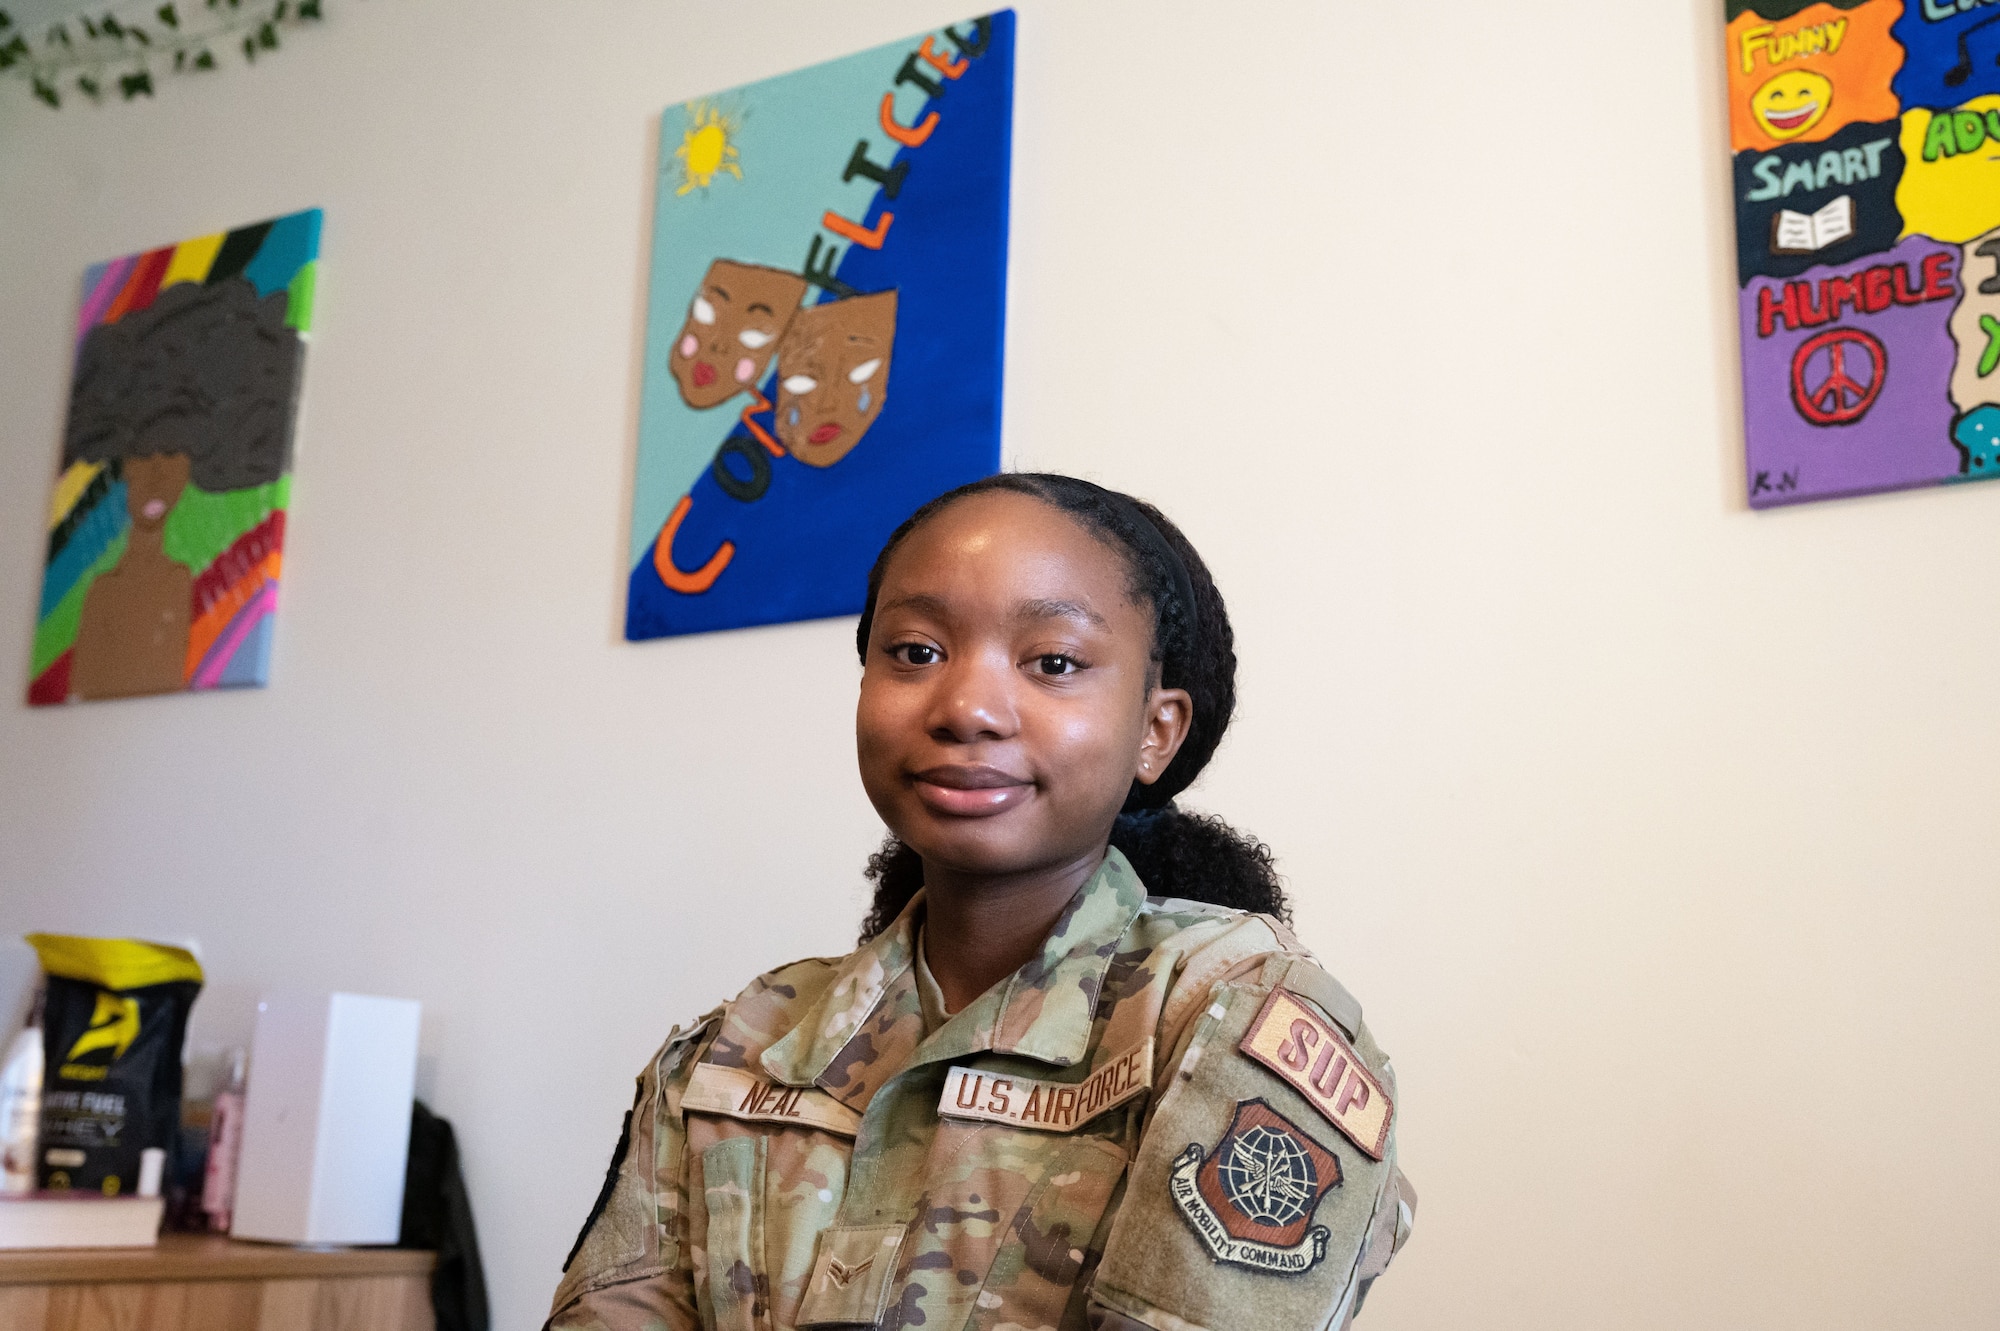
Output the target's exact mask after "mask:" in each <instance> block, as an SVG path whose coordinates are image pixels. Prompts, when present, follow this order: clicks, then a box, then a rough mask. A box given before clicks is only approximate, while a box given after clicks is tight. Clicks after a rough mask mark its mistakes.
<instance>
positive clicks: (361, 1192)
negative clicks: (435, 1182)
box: [229, 994, 423, 1243]
mask: <svg viewBox="0 0 2000 1331" xmlns="http://www.w3.org/2000/svg"><path fill="white" fill-rule="evenodd" d="M422 1014H423V1007H422V1005H421V1004H419V1003H416V1002H413V1001H411V1000H409V999H405V998H371V997H369V996H368V995H366V994H276V995H269V996H267V997H265V999H264V1000H263V1001H262V1002H260V1003H258V1004H257V1033H256V1035H255V1036H254V1037H252V1040H251V1044H250V1076H249V1082H248V1085H247V1086H246V1087H245V1089H244V1097H243V1148H242V1150H243V1154H242V1159H241V1163H240V1164H239V1165H238V1166H237V1171H236V1210H235V1217H234V1220H233V1221H232V1223H231V1225H230V1229H229V1232H230V1234H231V1236H232V1237H235V1238H239V1239H263V1240H268V1241H273V1242H278V1243H394V1242H395V1241H396V1238H397V1233H398V1231H399V1230H400V1229H401V1228H402V1219H403V1171H404V1168H405V1165H406V1163H407V1161H408V1157H409V1151H410V1104H411V1100H412V1099H413V1097H414V1096H415V1093H416V1080H417V1031H418V1027H419V1025H420V1024H421V1018H422Z"/></svg>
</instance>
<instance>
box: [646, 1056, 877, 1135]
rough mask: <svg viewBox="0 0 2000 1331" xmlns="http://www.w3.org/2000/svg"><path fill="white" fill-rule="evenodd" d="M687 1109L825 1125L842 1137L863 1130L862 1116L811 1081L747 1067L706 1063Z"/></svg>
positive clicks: (691, 1087) (691, 1083)
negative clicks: (780, 1078) (790, 1080)
mask: <svg viewBox="0 0 2000 1331" xmlns="http://www.w3.org/2000/svg"><path fill="white" fill-rule="evenodd" d="M681 1108H682V1109H683V1110H688V1109H693V1110H698V1111H700V1112H701V1113H704V1114H722V1115H725V1116H727V1117H729V1118H743V1119H749V1120H751V1121H752V1122H755V1123H794V1124H797V1125H799V1126H801V1127H808V1128H820V1129H823V1130H824V1131H827V1132H832V1133H836V1134H838V1135H840V1136H842V1137H852V1136H854V1135H855V1134H856V1133H858V1132H860V1131H861V1115H859V1114H857V1113H855V1112H854V1111H853V1110H852V1109H849V1108H848V1107H847V1106H846V1105H844V1104H842V1103H840V1101H838V1100H836V1099H834V1098H833V1097H832V1096H830V1095H828V1094H827V1093H826V1092H825V1091H820V1090H814V1089H813V1088H812V1087H810V1086H781V1085H779V1084H778V1083H777V1082H774V1081H769V1080H767V1079H765V1078H763V1077H759V1076H758V1075H756V1074H755V1073H753V1072H746V1071H744V1070H743V1069H742V1068H723V1067H717V1066H716V1065H715V1064H713V1063H703V1064H701V1065H700V1066H698V1067H697V1068H695V1070H694V1074H693V1075H692V1076H691V1077H689V1078H688V1085H687V1091H686V1093H684V1094H683V1095H682V1096H681Z"/></svg>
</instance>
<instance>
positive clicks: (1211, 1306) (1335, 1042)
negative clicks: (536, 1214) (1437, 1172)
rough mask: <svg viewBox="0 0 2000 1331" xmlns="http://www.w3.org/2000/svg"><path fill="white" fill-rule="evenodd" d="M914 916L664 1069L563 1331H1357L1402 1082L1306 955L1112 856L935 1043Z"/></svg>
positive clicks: (607, 1201) (1380, 1231)
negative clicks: (1045, 934) (1174, 893)
mask: <svg viewBox="0 0 2000 1331" xmlns="http://www.w3.org/2000/svg"><path fill="white" fill-rule="evenodd" d="M921 914H922V898H921V896H920V897H919V898H918V900H917V901H916V902H913V903H912V905H911V907H910V909H909V910H906V911H905V912H904V913H903V915H902V916H901V917H900V918H899V919H898V920H897V922H896V923H895V924H894V925H893V926H892V927H891V928H889V929H888V930H887V931H886V932H884V933H883V934H882V935H881V936H880V937H878V938H876V939H874V940H873V941H871V942H869V943H867V944H865V945H864V946H862V947H861V948H859V949H858V950H856V951H855V952H853V953H851V954H850V955H848V956H846V957H842V958H838V959H835V960H813V961H802V962H797V963H795V964H793V965H790V966H785V967H781V968H779V969H778V970H775V971H773V972H771V973H770V974H768V975H766V976H764V977H763V978H761V979H759V980H758V981H756V983H754V984H752V985H751V986H750V987H749V988H748V989H747V990H745V991H744V992H743V994H742V995H740V996H739V997H738V998H737V999H736V1000H735V1001H733V1002H731V1003H727V1004H725V1005H724V1006H722V1007H720V1008H718V1009H716V1010H715V1011H714V1012H712V1013H710V1014H709V1015H708V1016H707V1017H705V1018H703V1019H702V1020H701V1021H700V1022H698V1023H696V1024H695V1026H694V1027H693V1028H692V1029H690V1030H686V1031H676V1033H675V1034H674V1035H673V1036H672V1037H671V1038H669V1039H668V1040H667V1042H666V1044H665V1046H664V1047H662V1049H661V1050H660V1052H659V1054H658V1055H657V1056H656V1057H655V1058H654V1060H653V1061H652V1063H651V1064H650V1065H649V1066H648V1067H647V1068H646V1070H645V1072H644V1073H642V1074H641V1076H640V1078H639V1092H638V1099H637V1102H636V1104H635V1105H634V1107H633V1110H632V1113H631V1116H630V1118H629V1120H628V1126H627V1130H626V1133H625V1135H624V1137H623V1138H622V1139H621V1141H620V1143H619V1150H618V1153H617V1155H616V1157H615V1158H614V1159H613V1161H612V1168H611V1171H610V1173H609V1175H608V1176H607V1177H606V1180H605V1189H604V1192H603V1194H602V1195H601V1196H600V1198H599V1201H598V1205H597V1208H596V1209H595V1210H594V1211H593V1213H592V1216H591V1219H590V1222H589V1223H588V1224H587V1225H586V1226H585V1232H584V1234H583V1235H582V1237H581V1238H580V1239H579V1240H578V1247H577V1249H576V1250H575V1251H574V1252H573V1253H572V1254H571V1258H570V1261H569V1263H568V1264H567V1266H566V1267H565V1276H564V1279H563V1282H562V1285H561V1288H560V1289H559V1290H558V1291H557V1293H556V1298H555V1311H554V1315H553V1317H552V1318H551V1322H550V1325H551V1326H552V1327H555V1328H560V1329H563V1331H568V1329H570V1328H576V1329H581V1328H606V1331H692V1329H693V1328H696V1327H702V1328H707V1329H708V1331H737V1329H739V1328H741V1329H745V1331H747V1329H749V1328H757V1329H759V1331H763V1329H765V1328H791V1327H818V1326H867V1325H873V1326H879V1327H884V1328H903V1327H923V1328H925V1329H926V1331H957V1329H958V1328H966V1331H1054V1328H1065V1329H1068V1328H1085V1327H1096V1328H1099V1329H1100V1331H1140V1328H1147V1327H1150V1328H1154V1329H1155V1331H1201V1328H1228V1329H1230V1331H1234V1329H1235V1328H1242V1327H1246V1326H1255V1327H1263V1328H1270V1329H1271V1331H1289V1329H1290V1328H1299V1331H1306V1329H1307V1328H1321V1327H1335V1328H1338V1327H1343V1326H1345V1325H1346V1324H1347V1322H1348V1321H1349V1320H1350V1319H1351V1318H1352V1317H1353V1315H1354V1312H1355V1311H1356V1310H1357V1309H1358V1307H1359V1305H1360V1300H1361V1298H1362V1296H1363V1295H1364V1294H1365V1292H1366V1290H1367V1288H1368V1285H1369V1283H1370V1282H1371V1281H1372V1280H1373V1279H1374V1278H1375V1277H1376V1276H1378V1275H1380V1274H1381V1272H1382V1271H1383V1269H1384V1268H1386V1267H1387V1266H1388V1264H1389V1259H1390V1257H1391V1255H1392V1254H1393V1253H1394V1252H1395V1250H1396V1249H1397V1248H1399V1247H1401V1246H1402V1243H1403V1240H1404V1238H1405V1237H1407V1235H1408V1233H1409V1227H1410V1219H1411V1211H1412V1207H1413V1205H1414V1202H1415V1198H1414V1195H1413V1194H1412V1193H1411V1192H1410V1191H1409V1187H1408V1184H1407V1182H1406V1181H1405V1180H1404V1179H1403V1177H1402V1175H1401V1174H1400V1172H1399V1171H1398V1170H1397V1169H1396V1167H1395V1163H1394V1162H1395V1135H1394V1108H1393V1102H1392V1100H1393V1096H1394V1093H1395V1086H1394V1081H1393V1077H1392V1074H1391V1073H1390V1070H1389V1064H1388V1059H1387V1058H1386V1056H1384V1055H1383V1053H1382V1052H1381V1050H1380V1049H1379V1048H1377V1047H1376V1045H1375V1043H1374V1041H1373V1039H1371V1038H1370V1036H1369V1035H1368V1032H1367V1031H1366V1029H1365V1028H1364V1027H1363V1026H1362V1025H1361V1010H1360V1007H1359V1005H1358V1004H1356V1003H1355V1002H1354V1000H1353V999H1352V998H1351V997H1349V996H1348V994H1347V993H1346V991H1345V990H1343V989H1342V988H1341V987H1340V986H1339V985H1338V984H1337V983H1335V982H1334V981H1333V980H1332V979H1330V978H1328V977H1327V975H1326V974H1325V973H1324V972H1323V971H1321V970H1320V969H1319V967H1318V966H1317V965H1316V964H1315V963H1314V962H1313V960H1312V959H1311V958H1310V957H1309V956H1308V955H1307V954H1306V952H1305V951H1304V949H1303V948H1302V947H1301V946H1300V945H1299V943H1298V942H1297V940H1296V939H1294V938H1293V937H1292V935H1291V934H1290V932H1289V931H1287V930H1286V929H1285V928H1284V927H1283V926H1282V925H1280V924H1278V923H1277V922H1276V921H1274V920H1271V919H1269V918H1267V917H1265V916H1259V915H1245V914H1242V913H1241V912H1237V911H1229V910H1223V909H1219V908H1216V907H1211V906H1204V905H1198V904H1194V903H1190V902H1185V901H1172V900H1160V899H1150V900H1149V899H1148V898H1147V896H1146V894H1145V888H1144V886H1143V885H1142V884H1141V883H1140V881H1139V879H1138V876H1137V875H1136V874H1134V873H1133V872H1132V869H1131V866H1130V865H1129V864H1128V863H1127V862H1126V860H1125V858H1124V857H1123V856H1122V855H1120V854H1119V853H1118V852H1117V851H1115V850H1114V851H1112V852H1111V853H1110V854H1109V855H1108V856H1107V857H1106V860H1105V862H1104V865H1103V867H1102V868H1100V869H1099V870H1098V871H1097V873H1096V874H1095V875H1094V876H1093V877H1092V878H1091V880H1090V881H1089V882H1088V883H1087V884H1085V886H1084V887H1083V888H1082V889H1081V890H1080V891H1079V892H1078V893H1077V895H1076V897H1075V898H1074V899H1073V900H1072V901H1071V902H1070V904H1069V906H1068V908H1067V909H1066V910H1065V912H1064V914H1063V916H1062V918H1061V919H1060V920H1059V921H1058V922H1057V924H1056V926H1055V929H1054V930H1053V931H1052V932H1051V934H1050V936H1049V939H1048V942H1047V943H1046V944H1045V945H1044V947H1043V950H1042V953H1041V955H1040V956H1039V957H1037V958H1036V959H1035V960H1033V961H1031V962H1029V963H1028V964H1027V965H1025V966H1023V967H1022V968H1021V969H1020V970H1019V971H1017V972H1016V973H1015V974H1014V975H1012V976H1011V977H1009V978H1008V979H1007V980H1006V981H1005V982H1003V983H1001V984H999V985H996V986H995V987H994V988H993V989H992V990H990V991H988V992H987V993H986V994H985V995H984V996H982V997H981V998H979V999H978V1000H976V1001H975V1002H973V1003H972V1004H971V1005H970V1006H968V1007H966V1008H965V1009H964V1010H962V1011H960V1012H958V1013H955V1014H953V1015H951V1016H950V1017H949V1018H948V1019H945V1020H944V1021H943V1023H942V1024H941V1025H935V1021H936V1016H935V1011H934V1015H933V1019H932V1022H929V1023H927V1022H926V1019H925V1015H924V1007H925V1004H924V1002H923V1000H922V997H921V996H920V992H919V980H918V967H917V966H916V964H914V958H915V952H916V947H917V942H916V939H917V932H916V931H917V929H918V927H919V925H920V922H921ZM933 1007H934V1005H933ZM927 1027H934V1028H932V1029H928V1032H927Z"/></svg>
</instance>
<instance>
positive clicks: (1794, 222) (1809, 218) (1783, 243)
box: [1771, 194, 1854, 254]
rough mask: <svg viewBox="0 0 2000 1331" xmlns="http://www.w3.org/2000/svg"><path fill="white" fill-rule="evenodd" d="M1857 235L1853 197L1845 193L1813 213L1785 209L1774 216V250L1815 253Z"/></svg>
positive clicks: (1779, 251)
mask: <svg viewBox="0 0 2000 1331" xmlns="http://www.w3.org/2000/svg"><path fill="white" fill-rule="evenodd" d="M1853 234H1854V196H1853V195H1851V194H1843V195H1841V196H1840V197H1839V198H1837V199H1835V200H1834V201H1833V202H1832V203H1829V204H1828V205H1827V206H1826V207H1824V208H1822V209H1820V210H1819V211H1818V212H1816V213H1812V214H1810V215H1808V214H1806V213H1795V212H1793V211H1792V210H1791V209H1789V208H1782V209H1780V210H1779V211H1778V215H1777V216H1776V217H1773V218H1772V219H1771V253H1773V254H1815V253H1817V252H1819V251H1820V250H1823V249H1825V248H1826V247H1827V246H1829V245H1832V244H1835V243H1836V242H1839V241H1843V240H1846V239H1847V238H1848V237H1849V236H1851V235H1853Z"/></svg>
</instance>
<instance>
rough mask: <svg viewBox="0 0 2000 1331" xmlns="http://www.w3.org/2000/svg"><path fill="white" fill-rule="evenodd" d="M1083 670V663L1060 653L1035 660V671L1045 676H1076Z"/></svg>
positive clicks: (1053, 653) (1052, 653) (1048, 654)
mask: <svg viewBox="0 0 2000 1331" xmlns="http://www.w3.org/2000/svg"><path fill="white" fill-rule="evenodd" d="M1082 668H1083V663H1082V662H1081V661H1078V660H1077V659H1076V658H1075V657H1074V656H1064V655H1063V654H1062V653H1060V652H1049V653H1047V654H1045V655H1042V656H1038V657H1036V658H1035V669H1037V670H1039V671H1041V672H1042V673H1043V674H1044V675H1074V674H1075V673H1076V672H1077V671H1078V670H1081V669H1082Z"/></svg>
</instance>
